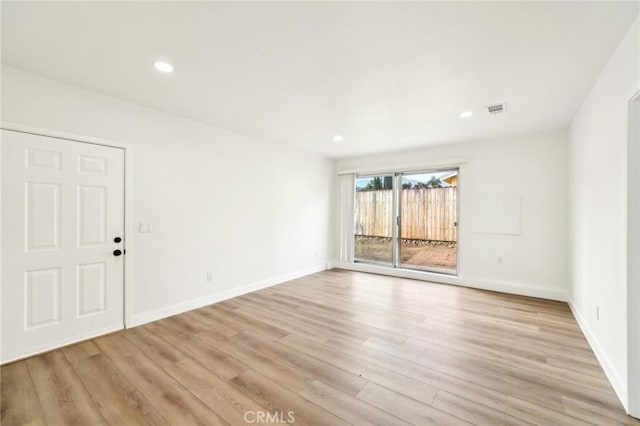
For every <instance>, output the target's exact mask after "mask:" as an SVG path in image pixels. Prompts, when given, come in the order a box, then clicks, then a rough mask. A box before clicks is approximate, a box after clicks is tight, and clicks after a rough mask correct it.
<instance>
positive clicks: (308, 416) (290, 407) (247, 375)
mask: <svg viewBox="0 0 640 426" xmlns="http://www.w3.org/2000/svg"><path fill="white" fill-rule="evenodd" d="M229 383H230V384H232V385H233V386H235V387H236V388H237V389H238V390H240V391H241V392H243V393H245V394H247V395H249V396H250V397H251V398H253V399H254V400H255V401H256V402H258V403H259V404H260V405H262V406H264V407H266V408H267V409H268V410H269V412H271V413H278V414H282V413H284V415H285V416H287V414H288V413H289V412H291V413H292V414H293V416H294V419H295V422H296V423H298V424H303V425H328V426H332V425H336V426H337V425H348V424H349V423H347V422H345V421H344V420H342V419H340V418H339V417H336V416H335V415H333V414H332V413H331V412H329V411H326V410H323V409H322V408H320V407H319V406H317V405H315V404H310V403H309V401H308V400H305V399H304V398H302V397H300V396H299V395H297V394H296V393H294V392H291V391H289V390H287V389H286V388H284V387H282V386H280V385H278V384H277V383H274V382H272V381H271V380H269V379H267V378H266V377H264V376H262V375H261V374H259V373H257V372H255V371H253V370H248V371H245V372H244V373H242V374H241V375H239V376H238V377H235V378H233V379H232V380H230V381H229ZM285 418H287V417H285Z"/></svg>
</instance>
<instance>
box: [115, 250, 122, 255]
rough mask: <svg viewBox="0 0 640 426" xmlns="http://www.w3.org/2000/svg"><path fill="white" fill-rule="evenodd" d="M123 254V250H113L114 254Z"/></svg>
mask: <svg viewBox="0 0 640 426" xmlns="http://www.w3.org/2000/svg"><path fill="white" fill-rule="evenodd" d="M121 254H122V251H121V250H114V251H113V255H114V256H120V255H121Z"/></svg>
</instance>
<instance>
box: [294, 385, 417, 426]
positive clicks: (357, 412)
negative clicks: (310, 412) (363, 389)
mask: <svg viewBox="0 0 640 426" xmlns="http://www.w3.org/2000/svg"><path fill="white" fill-rule="evenodd" d="M300 395H301V396H302V397H304V398H306V399H308V400H309V401H311V402H313V403H314V404H316V405H318V406H320V407H322V408H324V409H325V410H327V411H329V412H331V413H333V414H335V415H336V416H338V417H340V418H342V419H344V420H345V421H347V422H349V423H351V424H354V425H388V426H390V425H407V424H409V423H407V422H405V421H404V420H401V419H400V418H398V417H396V416H393V415H391V414H389V413H387V412H386V411H383V410H380V409H378V408H376V407H374V406H373V405H371V404H368V403H366V402H364V401H362V400H359V399H358V398H355V397H352V396H351V395H347V394H345V393H343V392H340V391H339V390H337V389H335V388H332V387H331V386H329V385H326V384H324V383H322V382H320V381H316V382H313V383H312V384H311V386H309V387H308V388H306V389H305V390H303V391H302V392H300Z"/></svg>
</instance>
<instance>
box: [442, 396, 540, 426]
mask: <svg viewBox="0 0 640 426" xmlns="http://www.w3.org/2000/svg"><path fill="white" fill-rule="evenodd" d="M433 407H434V408H437V409H439V410H442V411H444V412H446V413H449V414H451V415H454V416H457V417H460V418H462V419H464V420H466V421H468V422H469V423H473V424H476V425H531V424H532V423H530V422H527V421H524V420H520V419H517V418H516V417H513V416H510V415H508V414H505V413H503V412H500V411H497V410H493V409H491V408H489V407H486V406H484V405H481V404H477V403H475V402H473V401H470V400H468V399H464V398H461V397H458V396H456V395H454V394H451V393H448V392H446V391H443V390H439V391H438V394H437V395H436V399H435V401H434V402H433Z"/></svg>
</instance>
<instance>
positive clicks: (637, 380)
mask: <svg viewBox="0 0 640 426" xmlns="http://www.w3.org/2000/svg"><path fill="white" fill-rule="evenodd" d="M627 143H628V145H627V181H628V182H627V395H626V396H627V401H626V402H627V404H626V405H627V413H628V414H630V415H632V416H634V417H637V418H640V309H639V307H640V262H638V259H639V258H640V219H639V218H640V170H639V168H640V90H637V91H636V92H635V93H634V94H633V95H632V96H630V97H629V102H628V103H627ZM623 402H624V401H623Z"/></svg>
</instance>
